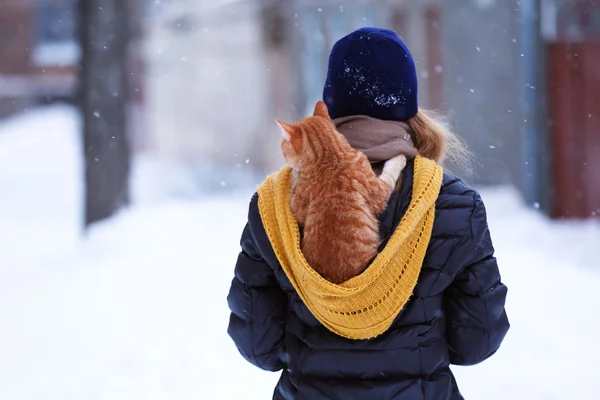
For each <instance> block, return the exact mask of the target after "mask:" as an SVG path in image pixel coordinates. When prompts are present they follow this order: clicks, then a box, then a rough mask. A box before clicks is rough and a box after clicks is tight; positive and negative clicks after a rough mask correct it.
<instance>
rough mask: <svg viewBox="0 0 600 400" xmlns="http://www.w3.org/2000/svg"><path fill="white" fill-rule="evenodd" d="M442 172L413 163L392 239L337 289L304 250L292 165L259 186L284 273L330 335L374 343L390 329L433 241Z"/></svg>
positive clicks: (423, 161)
mask: <svg viewBox="0 0 600 400" xmlns="http://www.w3.org/2000/svg"><path fill="white" fill-rule="evenodd" d="M442 176H443V171H442V168H441V167H440V166H438V165H437V164H436V163H435V162H433V161H431V160H428V159H426V158H423V157H420V156H417V157H416V159H415V170H414V183H413V192H412V199H411V202H410V205H409V207H408V210H407V212H406V214H405V215H404V217H403V218H402V221H400V224H399V226H398V228H397V229H396V231H395V232H394V233H393V235H392V237H391V239H390V240H389V242H388V243H387V245H386V247H385V248H384V249H383V251H382V252H381V253H379V254H378V255H377V257H376V258H375V260H374V261H373V262H372V264H371V265H370V266H369V268H367V269H366V270H365V271H364V272H363V273H362V274H361V275H358V276H356V277H355V278H352V279H350V280H348V281H346V282H344V283H342V284H339V285H336V284H333V283H331V282H329V281H327V280H326V279H324V278H323V277H322V276H321V275H320V274H319V273H317V272H316V271H315V270H314V269H312V268H311V267H310V266H309V265H308V263H307V262H306V259H305V258H304V256H303V254H302V251H301V250H300V231H299V229H298V223H297V222H296V220H295V219H294V217H293V215H292V212H291V210H290V207H289V204H290V202H289V200H290V190H291V185H292V171H291V168H290V167H288V166H285V167H283V168H282V169H281V170H280V171H279V172H278V173H275V174H273V175H271V176H269V177H268V178H267V180H266V181H265V182H264V183H263V184H262V185H261V186H260V187H259V189H258V194H259V200H258V206H259V211H260V216H261V219H262V222H263V225H264V227H265V230H266V232H267V235H268V237H269V240H270V242H271V245H272V246H273V250H274V251H275V255H276V256H277V259H278V260H279V263H280V264H281V267H282V268H283V270H284V271H285V274H286V275H287V277H288V278H289V280H290V281H291V283H292V285H293V286H294V288H295V289H296V291H297V292H298V294H299V295H300V298H301V299H302V301H303V302H304V304H305V305H306V306H307V307H308V309H309V310H310V311H311V313H312V314H313V315H314V316H315V317H316V318H317V319H318V320H319V321H320V322H321V323H322V324H323V325H324V326H325V327H326V328H327V329H329V330H330V331H332V332H334V333H336V334H338V335H340V336H343V337H346V338H349V339H357V340H358V339H370V338H373V337H376V336H378V335H381V334H382V333H384V332H385V331H387V329H388V328H389V327H390V325H391V324H392V322H393V321H394V319H395V318H396V316H397V315H398V313H399V312H400V311H401V310H402V307H404V305H405V304H406V302H407V301H408V299H409V298H410V296H411V295H412V293H413V290H414V288H415V285H416V284H417V279H418V277H419V273H420V271H421V265H422V263H423V259H424V258H425V252H426V250H427V247H428V245H429V239H430V238H431V231H432V229H433V220H434V216H435V201H436V199H437V197H438V194H439V191H440V187H441V183H442Z"/></svg>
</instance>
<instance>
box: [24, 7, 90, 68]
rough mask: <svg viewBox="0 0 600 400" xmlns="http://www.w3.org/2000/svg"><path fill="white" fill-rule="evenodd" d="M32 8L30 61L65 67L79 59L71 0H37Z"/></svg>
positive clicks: (74, 8)
mask: <svg viewBox="0 0 600 400" xmlns="http://www.w3.org/2000/svg"><path fill="white" fill-rule="evenodd" d="M34 7H35V10H34V13H35V24H34V29H35V34H34V38H35V42H34V43H35V44H34V47H33V62H34V64H35V65H38V66H59V67H60V66H69V65H73V64H75V63H77V62H78V61H79V56H80V49H79V44H78V43H77V20H76V16H77V9H76V1H75V0H38V1H37V5H36V6H34Z"/></svg>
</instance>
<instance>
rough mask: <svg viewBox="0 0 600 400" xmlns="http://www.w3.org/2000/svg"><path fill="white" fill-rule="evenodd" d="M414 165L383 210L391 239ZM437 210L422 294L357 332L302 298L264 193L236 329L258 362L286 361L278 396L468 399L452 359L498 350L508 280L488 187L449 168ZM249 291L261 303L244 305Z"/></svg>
mask: <svg viewBox="0 0 600 400" xmlns="http://www.w3.org/2000/svg"><path fill="white" fill-rule="evenodd" d="M413 171H414V164H413V163H409V165H407V168H406V169H405V171H404V173H403V177H402V182H403V185H402V190H401V191H400V192H399V193H397V194H394V195H392V197H391V198H390V201H389V205H388V208H387V210H386V211H385V212H384V213H383V214H382V215H381V217H380V227H381V229H380V230H381V234H382V237H384V238H386V240H387V239H389V237H390V236H391V234H392V233H393V232H394V230H395V229H396V227H397V226H398V224H399V223H400V221H401V219H402V216H403V215H404V213H405V212H406V210H407V208H408V205H409V202H410V199H411V192H412V180H413V178H412V174H413ZM435 214H436V216H435V222H434V226H433V232H432V237H431V240H430V242H429V246H428V250H427V255H426V257H425V260H424V262H423V266H422V268H421V274H420V276H419V282H418V284H417V286H416V288H415V291H414V295H413V297H412V298H411V299H410V300H409V302H408V303H407V304H406V306H405V307H404V309H403V310H402V312H401V313H400V314H399V315H398V317H397V318H396V320H395V321H394V323H393V324H392V326H391V327H390V328H389V329H388V330H387V332H385V333H384V334H382V335H381V336H379V337H377V338H375V339H371V340H362V341H355V340H350V339H345V338H343V337H341V336H338V335H336V334H334V333H332V332H330V331H329V330H327V329H326V328H325V327H324V326H323V325H322V324H321V323H320V322H319V321H318V320H317V319H316V318H315V317H314V316H313V314H312V313H311V312H310V311H309V310H308V308H307V307H306V306H305V304H304V303H303V302H302V301H301V299H300V297H299V296H298V294H297V293H296V291H295V290H294V288H293V286H292V284H291V283H290V281H289V279H288V278H287V276H286V274H285V273H284V272H283V271H282V269H281V266H280V265H279V262H278V260H277V257H276V256H275V254H274V252H273V249H272V247H271V245H270V242H269V239H268V237H267V234H266V232H265V231H264V227H263V224H262V221H261V217H260V212H259V208H258V196H255V198H254V199H253V200H252V203H251V206H250V213H249V224H248V228H247V229H246V231H245V234H244V238H243V239H242V246H243V248H244V252H243V253H242V255H241V257H242V259H243V260H244V261H243V262H242V259H241V260H240V262H238V267H237V272H236V279H235V280H234V285H233V287H232V288H235V287H243V288H245V290H242V291H236V290H232V293H231V294H230V298H229V304H230V306H232V311H233V314H232V319H231V324H230V330H229V332H230V334H231V335H232V337H233V339H234V340H235V341H236V344H237V345H238V348H240V351H241V352H242V354H243V355H245V356H246V358H247V359H248V360H249V361H251V362H253V363H254V364H255V365H257V366H259V367H261V368H263V369H267V370H279V369H281V368H285V370H284V372H283V374H282V377H281V380H280V382H279V385H278V386H277V389H276V391H275V396H274V398H275V399H411V400H412V399H436V400H437V399H460V398H462V397H461V396H460V394H459V392H458V388H457V386H456V383H455V381H454V378H453V376H452V373H451V372H450V370H449V365H450V364H456V365H471V364H476V363H479V362H481V361H483V360H485V359H486V358H488V357H489V356H490V355H492V354H493V353H494V352H495V351H496V350H497V349H498V347H499V345H500V343H501V342H502V339H503V338H504V335H505V334H506V331H507V330H508V326H509V325H508V320H507V318H506V314H505V312H504V298H505V296H506V287H505V286H504V285H503V284H502V283H501V282H500V275H499V272H498V268H497V266H496V261H495V259H494V257H493V248H492V245H491V241H490V238H489V233H488V230H487V222H486V218H485V210H484V207H483V204H482V202H481V200H480V198H479V195H478V194H477V193H476V192H475V191H473V190H472V189H471V188H470V187H468V186H467V185H466V184H465V183H464V182H462V181H461V180H459V179H458V178H456V177H454V176H452V175H450V174H445V175H444V180H443V183H442V188H441V191H440V195H439V197H438V200H437V202H436V212H435ZM384 245H385V243H384ZM259 260H263V261H264V262H265V263H266V264H267V265H268V268H269V269H270V270H271V271H272V274H273V275H272V279H270V280H269V281H267V279H266V276H267V272H271V271H264V273H261V272H260V270H259V268H258V265H257V263H258V262H259ZM261 268H262V267H261ZM269 287H271V288H270V289H267V288H269ZM280 288H281V289H283V290H280ZM248 299H253V304H255V306H254V307H252V309H251V310H248V309H247V308H243V307H242V306H243V304H244V302H245V300H248ZM258 305H262V307H261V306H258ZM248 313H250V314H251V315H249V314H248Z"/></svg>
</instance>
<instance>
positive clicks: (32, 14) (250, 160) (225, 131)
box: [0, 0, 600, 217]
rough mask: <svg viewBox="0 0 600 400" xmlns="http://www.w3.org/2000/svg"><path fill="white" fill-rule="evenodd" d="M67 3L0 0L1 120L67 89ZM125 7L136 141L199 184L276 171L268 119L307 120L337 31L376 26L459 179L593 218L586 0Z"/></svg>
mask: <svg viewBox="0 0 600 400" xmlns="http://www.w3.org/2000/svg"><path fill="white" fill-rule="evenodd" d="M75 3H76V0H2V1H0V51H1V52H2V59H1V60H0V116H3V115H8V114H10V113H12V112H15V111H16V110H20V109H23V108H24V107H27V106H31V105H34V104H39V103H40V102H44V101H47V100H48V99H72V98H73V95H74V94H75V91H76V72H77V63H78V60H79V56H80V55H79V48H78V46H77V41H76V22H75V17H76V15H75V14H76V11H75ZM132 4H135V5H136V7H134V8H133V10H134V12H133V20H132V33H133V40H132V41H131V44H130V49H131V64H130V65H131V74H132V88H131V89H132V99H133V102H132V104H131V109H130V111H131V117H132V118H131V121H132V125H131V132H132V137H133V140H134V148H135V149H137V150H148V151H153V152H155V153H158V154H159V155H161V156H164V157H165V158H168V159H172V160H175V161H177V162H179V163H183V164H185V165H187V166H189V167H190V168H191V169H195V170H202V171H204V172H203V175H201V177H200V178H199V181H203V180H210V181H211V182H210V184H209V186H211V185H213V186H214V185H216V186H217V187H219V186H222V185H226V184H227V183H228V182H231V181H234V180H236V179H237V180H238V181H242V182H244V181H245V180H247V179H250V178H249V175H248V173H249V171H255V172H256V171H257V173H258V174H259V176H260V175H263V174H264V173H267V172H269V171H272V170H274V169H276V168H277V167H279V165H281V163H282V159H281V156H280V151H279V140H280V138H279V136H278V134H277V131H276V129H275V124H274V122H273V119H274V118H277V119H282V120H285V121H294V120H296V119H299V118H301V117H303V116H305V115H306V114H307V113H308V112H309V111H310V110H311V108H312V106H313V105H314V103H315V101H316V100H318V99H320V98H321V91H322V85H323V82H324V79H325V73H326V67H327V59H328V54H329V50H330V48H331V46H332V45H333V43H335V41H336V40H338V39H339V38H340V37H342V36H343V35H345V34H347V33H348V32H350V31H352V30H353V29H356V28H359V27H362V26H368V25H376V26H380V27H387V28H391V29H394V30H395V31H397V32H398V33H399V34H400V35H401V36H402V37H403V38H404V39H405V40H406V42H407V43H408V45H409V47H410V48H411V51H412V52H413V54H414V57H415V59H416V61H417V68H418V74H419V79H420V103H421V105H422V106H423V107H425V108H432V109H437V110H441V111H443V112H444V113H446V114H447V115H448V116H449V117H450V120H451V122H452V123H453V124H454V125H455V127H456V129H457V131H458V132H459V134H460V135H461V136H462V137H463V138H464V139H465V140H466V141H467V143H468V144H469V146H470V148H471V149H472V150H473V151H474V153H475V159H474V174H473V175H470V176H469V175H467V180H468V181H469V182H471V183H473V184H477V185H483V184H488V185H497V184H507V183H509V184H513V185H515V186H516V187H517V188H518V189H519V191H520V192H521V193H522V194H523V197H524V199H526V201H527V202H528V203H529V204H535V205H536V206H538V205H539V207H540V208H541V209H542V210H543V211H544V212H545V213H547V214H549V215H552V216H554V217H589V216H594V215H600V176H599V175H598V174H599V173H600V172H599V171H600V165H599V164H598V162H599V161H598V160H600V158H598V157H597V156H596V154H598V153H599V151H600V143H599V140H600V139H599V138H600V135H599V134H598V132H600V113H598V112H597V110H598V109H599V106H600V98H599V93H600V83H599V82H600V49H599V48H600V2H598V1H596V0H520V1H518V2H517V1H500V0H453V1H451V2H450V1H442V0H419V1H417V0H353V1H348V0H344V1H342V0H318V1H317V0H264V1H255V0H218V1H216V0H169V1H166V0H162V1H151V0H136V1H135V2H132ZM596 114H599V115H596ZM456 172H457V173H460V174H462V175H465V173H464V172H465V171H456Z"/></svg>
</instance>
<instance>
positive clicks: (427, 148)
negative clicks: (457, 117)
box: [407, 109, 472, 173]
mask: <svg viewBox="0 0 600 400" xmlns="http://www.w3.org/2000/svg"><path fill="white" fill-rule="evenodd" d="M407 123H408V126H409V127H410V130H411V135H412V136H413V141H414V142H415V146H416V147H417V150H418V151H419V154H420V155H421V156H423V157H427V158H429V159H431V160H434V161H435V162H437V163H438V164H440V165H442V164H443V165H445V164H449V165H451V166H454V167H457V168H459V169H461V170H463V171H464V172H467V173H471V172H472V169H471V156H472V153H471V152H470V151H469V150H468V149H467V145H466V143H465V142H464V140H463V139H462V138H460V137H459V136H458V135H456V134H455V133H454V132H453V131H452V129H451V127H450V125H449V124H448V123H447V122H446V121H445V119H444V117H443V116H442V115H441V114H438V113H435V112H433V111H428V110H423V109H419V112H418V113H417V115H416V116H414V117H413V118H411V119H409V120H408V121H407Z"/></svg>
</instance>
